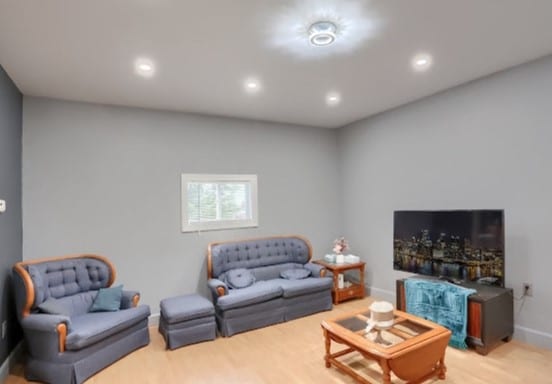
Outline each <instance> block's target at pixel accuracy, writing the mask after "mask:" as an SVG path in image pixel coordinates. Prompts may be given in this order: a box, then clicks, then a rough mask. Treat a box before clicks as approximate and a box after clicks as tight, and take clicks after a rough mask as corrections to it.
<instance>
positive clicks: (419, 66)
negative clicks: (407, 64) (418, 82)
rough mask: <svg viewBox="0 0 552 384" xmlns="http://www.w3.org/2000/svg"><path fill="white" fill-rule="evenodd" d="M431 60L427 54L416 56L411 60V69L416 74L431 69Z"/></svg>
mask: <svg viewBox="0 0 552 384" xmlns="http://www.w3.org/2000/svg"><path fill="white" fill-rule="evenodd" d="M432 63H433V60H432V58H431V56H430V55H428V54H427V53H420V54H417V55H416V56H414V57H413V58H412V61H411V65H412V68H413V69H414V70H415V71H417V72H423V71H426V70H428V69H429V68H430V67H431V64H432Z"/></svg>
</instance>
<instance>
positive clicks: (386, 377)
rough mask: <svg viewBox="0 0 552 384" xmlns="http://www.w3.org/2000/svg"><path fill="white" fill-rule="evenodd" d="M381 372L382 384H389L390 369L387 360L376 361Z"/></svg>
mask: <svg viewBox="0 0 552 384" xmlns="http://www.w3.org/2000/svg"><path fill="white" fill-rule="evenodd" d="M378 363H379V365H380V367H381V369H382V371H383V381H382V382H383V384H391V369H390V368H389V364H388V363H387V360H383V361H378Z"/></svg>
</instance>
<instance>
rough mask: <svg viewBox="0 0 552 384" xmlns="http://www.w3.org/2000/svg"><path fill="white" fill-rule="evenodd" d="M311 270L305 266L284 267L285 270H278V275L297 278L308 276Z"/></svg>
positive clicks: (285, 277)
mask: <svg viewBox="0 0 552 384" xmlns="http://www.w3.org/2000/svg"><path fill="white" fill-rule="evenodd" d="M310 274H311V271H310V270H309V269H306V268H293V269H286V270H285V271H282V272H280V277H282V278H284V279H288V280H299V279H305V278H307V277H309V276H310Z"/></svg>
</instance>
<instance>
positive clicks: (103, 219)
mask: <svg viewBox="0 0 552 384" xmlns="http://www.w3.org/2000/svg"><path fill="white" fill-rule="evenodd" d="M23 153H24V158H23V191H24V192H23V223H24V231H25V236H24V242H23V243H24V244H23V258H24V259H25V260H27V259H32V258H39V257H48V256H56V255H63V254H69V253H75V252H95V253H99V254H104V255H106V256H108V257H109V258H110V259H111V260H112V261H113V262H114V263H115V265H116V267H117V270H118V278H117V280H118V281H119V282H122V283H124V284H125V286H126V287H128V288H136V289H139V290H141V292H142V302H144V303H147V304H150V305H151V306H152V312H154V313H155V312H158V303H159V300H161V299H162V298H164V297H168V296H172V295H177V294H183V293H190V292H196V291H197V292H200V293H203V294H207V290H206V283H205V281H206V263H205V251H206V247H207V244H208V243H209V242H210V241H219V240H226V239H240V238H250V237H256V236H263V235H280V234H303V235H305V236H307V237H308V238H309V239H310V240H311V241H312V243H313V246H314V249H315V252H316V254H318V255H320V254H324V253H326V252H327V251H328V250H329V249H330V248H331V242H332V240H333V239H334V238H335V237H336V236H337V235H339V233H338V231H337V230H338V228H339V221H338V220H337V219H336V218H337V217H338V214H339V210H338V205H337V203H338V197H337V194H338V187H337V184H336V183H335V180H336V178H337V144H336V132H335V131H330V130H320V129H315V128H308V127H298V126H289V125H280V124H269V123H261V122H251V121H243V120H237V119H224V118H215V117H202V116H195V115H189V114H182V113H170V112H158V111H149V110H141V109H132V108H122V107H108V106H100V105H92V104H84V103H75V102H64V101H54V100H48V99H40V98H32V97H24V108H23ZM181 173H252V174H257V175H258V187H259V223H260V225H259V228H257V229H241V230H231V231H211V232H202V233H201V234H197V233H181V232H180V174H181Z"/></svg>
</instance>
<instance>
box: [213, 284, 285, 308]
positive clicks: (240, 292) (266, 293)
mask: <svg viewBox="0 0 552 384" xmlns="http://www.w3.org/2000/svg"><path fill="white" fill-rule="evenodd" d="M282 293H283V290H282V288H281V287H280V285H279V284H278V283H277V280H269V281H259V282H257V283H255V284H253V285H251V286H249V287H247V288H242V289H231V290H229V291H228V294H227V295H224V296H221V297H220V298H219V299H218V301H217V306H218V307H219V308H220V309H222V310H223V311H226V310H228V309H232V308H240V307H245V306H248V305H252V304H257V303H262V302H265V301H268V300H271V299H274V298H276V297H280V296H282Z"/></svg>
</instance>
